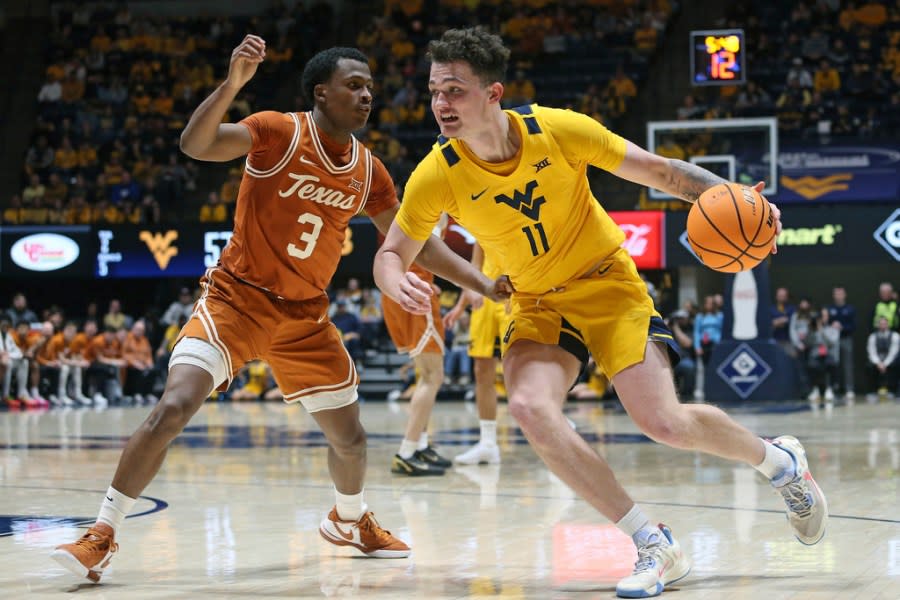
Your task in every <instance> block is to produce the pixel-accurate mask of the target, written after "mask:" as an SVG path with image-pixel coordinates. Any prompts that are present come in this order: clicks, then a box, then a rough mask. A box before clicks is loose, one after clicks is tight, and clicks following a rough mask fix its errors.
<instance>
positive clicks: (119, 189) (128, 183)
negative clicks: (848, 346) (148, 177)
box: [109, 170, 141, 206]
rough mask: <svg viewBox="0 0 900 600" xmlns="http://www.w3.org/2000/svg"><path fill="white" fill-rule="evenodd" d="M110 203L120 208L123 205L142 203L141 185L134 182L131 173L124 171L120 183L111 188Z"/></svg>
mask: <svg viewBox="0 0 900 600" xmlns="http://www.w3.org/2000/svg"><path fill="white" fill-rule="evenodd" d="M109 201H110V202H111V203H112V204H114V205H116V206H118V205H120V204H123V203H130V204H135V203H137V202H140V201H141V184H139V183H138V182H136V181H134V180H132V178H131V173H129V172H128V171H125V170H122V172H121V175H120V180H119V183H116V184H113V185H111V186H110V188H109Z"/></svg>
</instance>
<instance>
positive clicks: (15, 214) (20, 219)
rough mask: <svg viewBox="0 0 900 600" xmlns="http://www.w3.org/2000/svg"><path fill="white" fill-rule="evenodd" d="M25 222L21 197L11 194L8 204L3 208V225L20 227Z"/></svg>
mask: <svg viewBox="0 0 900 600" xmlns="http://www.w3.org/2000/svg"><path fill="white" fill-rule="evenodd" d="M24 222H25V217H24V211H23V206H22V196H20V195H19V194H13V195H12V198H10V199H9V204H8V205H7V206H5V207H4V208H3V224H4V225H22V224H23V223H24Z"/></svg>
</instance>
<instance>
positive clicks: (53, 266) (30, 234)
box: [0, 226, 96, 277]
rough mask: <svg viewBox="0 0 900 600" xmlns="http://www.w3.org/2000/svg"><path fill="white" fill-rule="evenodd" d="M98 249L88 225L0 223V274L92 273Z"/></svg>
mask: <svg viewBox="0 0 900 600" xmlns="http://www.w3.org/2000/svg"><path fill="white" fill-rule="evenodd" d="M95 249H96V244H94V241H93V238H92V237H91V228H90V227H88V226H59V227H51V226H46V227H24V226H22V227H20V226H9V227H7V226H4V227H0V275H3V276H8V277H21V276H27V277H89V276H90V275H91V262H92V261H93V255H94V252H95Z"/></svg>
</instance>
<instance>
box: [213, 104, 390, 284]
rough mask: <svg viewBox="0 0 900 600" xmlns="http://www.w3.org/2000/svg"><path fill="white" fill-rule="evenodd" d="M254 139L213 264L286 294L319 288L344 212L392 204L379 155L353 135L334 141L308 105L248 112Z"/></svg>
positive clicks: (330, 271)
mask: <svg viewBox="0 0 900 600" xmlns="http://www.w3.org/2000/svg"><path fill="white" fill-rule="evenodd" d="M241 124H242V125H244V126H245V127H247V129H249V130H250V135H251V137H252V139H253V146H252V148H251V150H250V153H249V154H248V155H247V166H246V169H245V170H244V176H243V179H242V180H241V185H240V189H239V190H238V198H237V206H236V209H235V216H234V233H233V235H232V237H231V241H230V242H229V243H228V245H227V246H226V247H225V250H223V252H222V258H221V262H220V265H221V266H222V268H224V269H225V270H227V271H228V272H230V273H231V274H232V275H234V276H236V277H238V278H240V279H242V280H244V281H246V282H248V283H251V284H253V285H255V286H257V287H260V288H263V289H266V290H268V291H270V292H272V293H273V294H275V295H277V296H281V297H282V298H286V299H288V300H306V299H308V298H313V297H316V296H320V295H322V294H323V293H324V290H325V288H326V287H327V286H328V283H329V282H330V281H331V277H332V276H333V275H334V272H335V270H336V269H337V265H338V261H339V260H340V258H341V246H342V245H343V242H344V236H345V235H346V231H347V227H348V226H349V224H350V219H351V218H352V217H353V216H354V215H356V214H357V213H358V212H359V211H360V210H362V208H363V207H365V208H366V211H367V212H368V214H370V215H377V214H378V213H380V212H381V211H383V210H385V209H388V208H391V207H393V206H396V205H397V194H396V192H395V190H394V183H393V181H392V180H391V177H390V175H388V172H387V169H386V168H385V167H384V165H383V164H382V162H381V161H380V160H378V158H376V157H375V156H373V155H372V153H371V152H370V151H369V150H368V148H366V147H365V146H364V145H363V144H361V143H360V142H359V141H358V140H357V139H356V138H355V137H352V138H351V140H350V143H349V144H348V145H346V146H345V147H341V146H340V145H339V144H337V143H336V142H334V141H332V140H330V139H328V138H327V137H326V136H325V134H324V133H323V132H322V131H320V130H319V129H318V127H317V126H316V124H315V122H314V121H313V118H312V113H310V112H304V113H279V112H274V111H266V112H260V113H256V114H252V115H250V116H249V117H247V118H246V119H244V120H243V121H241Z"/></svg>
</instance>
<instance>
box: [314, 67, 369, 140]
mask: <svg viewBox="0 0 900 600" xmlns="http://www.w3.org/2000/svg"><path fill="white" fill-rule="evenodd" d="M372 85H373V84H372V72H371V71H370V70H369V65H367V64H366V63H364V62H360V61H358V60H352V59H349V58H342V59H340V60H339V61H338V63H337V68H336V69H335V70H334V73H332V74H331V79H329V80H328V81H327V82H326V83H324V84H321V85H319V86H316V96H317V100H324V102H322V103H321V104H320V107H321V108H322V110H323V111H324V112H325V114H326V116H327V117H328V120H329V121H331V123H333V124H334V126H335V127H336V128H338V129H340V130H342V131H346V132H348V133H349V132H351V131H356V130H358V129H362V128H363V127H365V125H366V121H368V120H369V114H371V112H372Z"/></svg>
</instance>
